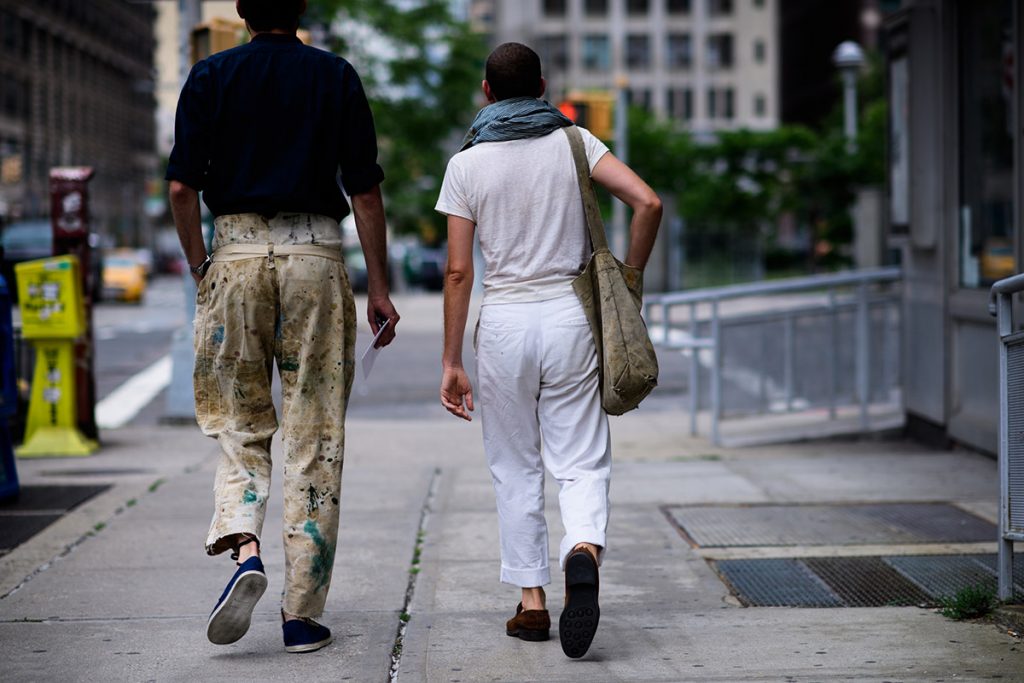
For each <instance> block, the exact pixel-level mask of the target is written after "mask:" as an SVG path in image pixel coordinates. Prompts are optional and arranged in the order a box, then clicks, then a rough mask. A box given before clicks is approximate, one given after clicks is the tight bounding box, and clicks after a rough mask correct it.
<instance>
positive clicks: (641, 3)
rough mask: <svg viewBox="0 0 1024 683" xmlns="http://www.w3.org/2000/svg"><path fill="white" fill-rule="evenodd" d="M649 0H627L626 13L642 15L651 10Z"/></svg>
mask: <svg viewBox="0 0 1024 683" xmlns="http://www.w3.org/2000/svg"><path fill="white" fill-rule="evenodd" d="M649 5H650V3H649V2H648V0H627V2H626V14H629V15H630V16H642V15H644V14H647V12H648V11H649V10H650V7H649Z"/></svg>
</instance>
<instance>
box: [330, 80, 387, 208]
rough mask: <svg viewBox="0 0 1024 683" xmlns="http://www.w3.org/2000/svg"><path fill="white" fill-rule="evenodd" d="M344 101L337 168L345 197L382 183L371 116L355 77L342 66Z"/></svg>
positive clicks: (363, 93) (360, 84) (375, 134)
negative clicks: (338, 167) (343, 71)
mask: <svg viewBox="0 0 1024 683" xmlns="http://www.w3.org/2000/svg"><path fill="white" fill-rule="evenodd" d="M344 87H345V92H346V102H345V107H344V112H345V116H344V120H343V121H341V149H340V150H339V151H338V152H339V154H338V156H339V165H340V167H341V184H342V186H343V187H344V188H345V192H346V193H347V194H348V195H349V196H352V195H356V194H361V193H363V192H367V191H369V190H372V189H373V188H374V187H376V186H377V185H379V184H380V183H381V181H383V180H384V170H383V169H382V168H381V167H380V165H379V164H378V163H377V132H376V129H375V128H374V125H373V113H372V112H371V111H370V103H369V102H367V100H366V93H365V92H364V90H363V84H362V82H361V81H360V80H359V75H358V74H357V73H356V71H355V69H353V68H352V67H351V66H350V65H347V64H346V67H345V75H344Z"/></svg>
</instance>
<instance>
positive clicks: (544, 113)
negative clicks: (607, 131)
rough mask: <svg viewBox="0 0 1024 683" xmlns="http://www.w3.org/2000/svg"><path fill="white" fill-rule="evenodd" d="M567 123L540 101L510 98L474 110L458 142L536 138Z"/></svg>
mask: <svg viewBox="0 0 1024 683" xmlns="http://www.w3.org/2000/svg"><path fill="white" fill-rule="evenodd" d="M571 125H573V123H572V121H571V120H570V119H569V118H568V117H567V116H565V115H564V114H563V113H562V112H560V111H558V110H557V109H555V108H554V107H553V106H551V105H550V104H548V103H547V102H545V101H544V100H539V99H537V98H536V97H513V98H509V99H507V100H500V101H498V102H495V103H494V104H490V105H488V106H486V107H484V108H483V109H481V110H480V111H479V112H478V113H477V115H476V118H475V119H473V125H472V126H470V128H469V132H468V133H466V137H465V139H464V140H463V141H462V149H469V148H470V147H472V146H473V145H475V144H478V143H480V142H504V141H505V140H522V139H524V138H539V137H540V136H542V135H547V134H548V133H550V132H551V131H554V130H558V129H559V128H565V127H566V126H571ZM460 151H461V150H460Z"/></svg>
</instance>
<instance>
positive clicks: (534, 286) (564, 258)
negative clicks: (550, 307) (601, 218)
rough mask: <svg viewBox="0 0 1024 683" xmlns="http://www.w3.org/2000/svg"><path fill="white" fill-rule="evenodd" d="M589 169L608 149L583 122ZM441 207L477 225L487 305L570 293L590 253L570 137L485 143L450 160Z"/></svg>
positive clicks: (560, 135) (556, 134)
mask: <svg viewBox="0 0 1024 683" xmlns="http://www.w3.org/2000/svg"><path fill="white" fill-rule="evenodd" d="M580 133H582V135H583V146H584V149H586V152H587V160H588V162H589V163H590V170H591V171H593V169H594V166H595V165H596V164H597V162H598V160H600V158H601V157H602V156H604V155H605V153H607V152H608V148H607V147H606V146H605V144H604V143H603V142H601V141H600V140H598V139H597V138H596V137H594V136H593V135H592V134H591V133H590V131H588V130H586V129H584V128H580ZM435 208H436V209H437V210H438V211H439V212H441V213H443V214H447V215H451V216H459V217H461V218H466V219H468V220H471V221H473V222H474V223H475V224H476V231H477V235H478V237H479V239H480V250H481V252H483V257H484V280H483V283H484V299H483V303H484V304H496V303H513V302H527V301H544V300H547V299H554V298H556V297H559V296H564V295H567V294H571V293H572V280H573V278H575V277H576V276H577V275H579V274H580V272H581V271H582V270H583V267H584V266H586V264H587V260H588V259H589V258H590V239H589V236H588V234H587V224H586V219H585V217H584V214H583V201H582V199H580V190H579V185H578V184H577V180H576V166H575V164H574V163H573V160H572V150H571V149H570V147H569V139H568V138H567V137H566V136H565V133H564V132H562V130H560V129H559V130H556V131H554V132H552V133H549V134H547V135H545V136H543V137H539V138H528V139H525V140H510V141H508V142H484V143H480V144H477V145H474V146H473V147H470V148H469V149H467V150H466V151H464V152H459V153H458V154H456V155H455V156H454V157H452V158H451V160H450V161H449V162H448V169H447V170H446V171H445V174H444V182H443V183H442V185H441V195H440V197H438V200H437V205H436V206H435Z"/></svg>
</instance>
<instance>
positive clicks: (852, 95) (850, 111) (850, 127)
mask: <svg viewBox="0 0 1024 683" xmlns="http://www.w3.org/2000/svg"><path fill="white" fill-rule="evenodd" d="M843 133H844V134H845V135H846V151H847V152H849V153H850V154H853V153H854V152H856V151H857V70H856V69H850V68H847V69H843Z"/></svg>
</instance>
